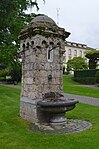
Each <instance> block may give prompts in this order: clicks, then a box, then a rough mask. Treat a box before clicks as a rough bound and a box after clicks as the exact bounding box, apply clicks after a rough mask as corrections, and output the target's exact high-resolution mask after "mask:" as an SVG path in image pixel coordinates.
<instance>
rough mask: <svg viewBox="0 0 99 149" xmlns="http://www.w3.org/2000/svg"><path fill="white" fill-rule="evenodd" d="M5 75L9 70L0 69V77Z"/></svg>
mask: <svg viewBox="0 0 99 149" xmlns="http://www.w3.org/2000/svg"><path fill="white" fill-rule="evenodd" d="M7 75H9V70H8V69H2V70H1V71H0V77H6V76H7Z"/></svg>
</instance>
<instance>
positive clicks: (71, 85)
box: [63, 75, 99, 98]
mask: <svg viewBox="0 0 99 149" xmlns="http://www.w3.org/2000/svg"><path fill="white" fill-rule="evenodd" d="M77 85H78V86H77ZM63 90H64V92H65V93H70V94H76V95H82V96H83V95H84V96H90V97H95V98H99V88H91V87H85V86H79V83H77V82H75V81H73V80H72V75H64V76H63Z"/></svg>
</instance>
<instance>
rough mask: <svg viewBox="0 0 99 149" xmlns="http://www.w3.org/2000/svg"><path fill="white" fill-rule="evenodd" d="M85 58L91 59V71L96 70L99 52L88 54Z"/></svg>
mask: <svg viewBox="0 0 99 149" xmlns="http://www.w3.org/2000/svg"><path fill="white" fill-rule="evenodd" d="M85 57H86V58H88V59H89V69H96V66H97V60H98V59H99V50H94V51H89V52H86V55H85Z"/></svg>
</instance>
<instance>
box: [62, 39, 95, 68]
mask: <svg viewBox="0 0 99 149" xmlns="http://www.w3.org/2000/svg"><path fill="white" fill-rule="evenodd" d="M88 50H95V49H93V48H90V47H88V46H87V45H86V44H81V43H75V42H70V41H66V43H65V53H64V56H63V65H64V66H65V68H67V62H68V60H70V59H73V58H74V57H79V56H80V57H85V52H86V51H88Z"/></svg>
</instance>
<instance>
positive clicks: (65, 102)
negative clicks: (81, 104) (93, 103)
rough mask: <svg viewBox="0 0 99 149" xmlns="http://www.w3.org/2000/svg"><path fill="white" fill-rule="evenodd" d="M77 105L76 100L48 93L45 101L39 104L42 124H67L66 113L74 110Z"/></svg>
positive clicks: (44, 98)
mask: <svg viewBox="0 0 99 149" xmlns="http://www.w3.org/2000/svg"><path fill="white" fill-rule="evenodd" d="M76 103H78V101H77V100H76V99H65V97H64V96H63V95H62V94H58V93H55V92H50V93H46V94H45V95H44V97H43V100H42V101H39V102H38V103H37V106H38V109H39V110H38V111H39V113H40V122H42V123H47V124H50V125H61V124H65V123H66V117H65V113H66V112H67V111H70V110H73V109H74V108H75V105H76ZM45 113H46V114H45ZM42 120H43V121H42Z"/></svg>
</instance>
